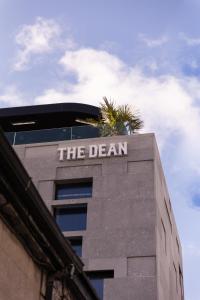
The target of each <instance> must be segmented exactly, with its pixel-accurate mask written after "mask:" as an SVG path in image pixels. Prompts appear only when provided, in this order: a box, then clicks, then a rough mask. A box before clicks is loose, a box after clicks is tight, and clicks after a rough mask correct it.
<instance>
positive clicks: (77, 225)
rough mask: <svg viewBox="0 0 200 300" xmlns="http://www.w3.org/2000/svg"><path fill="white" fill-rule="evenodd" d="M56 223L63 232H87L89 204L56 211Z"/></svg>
mask: <svg viewBox="0 0 200 300" xmlns="http://www.w3.org/2000/svg"><path fill="white" fill-rule="evenodd" d="M54 216H55V219H56V222H57V224H58V226H59V227H60V229H61V230H62V231H75V230H85V229H86V221H87V204H78V205H68V206H65V207H56V208H55V209H54Z"/></svg>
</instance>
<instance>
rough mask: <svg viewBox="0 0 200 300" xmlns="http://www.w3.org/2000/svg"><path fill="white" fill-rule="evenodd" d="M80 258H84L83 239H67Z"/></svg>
mask: <svg viewBox="0 0 200 300" xmlns="http://www.w3.org/2000/svg"><path fill="white" fill-rule="evenodd" d="M67 239H68V241H69V242H70V244H71V246H72V248H73V250H74V251H75V252H76V254H77V255H78V256H82V237H71V238H67Z"/></svg>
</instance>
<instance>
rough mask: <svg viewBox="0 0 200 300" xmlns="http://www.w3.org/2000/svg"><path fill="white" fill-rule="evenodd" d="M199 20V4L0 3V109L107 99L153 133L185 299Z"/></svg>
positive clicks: (195, 221)
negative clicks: (178, 245)
mask: <svg viewBox="0 0 200 300" xmlns="http://www.w3.org/2000/svg"><path fill="white" fill-rule="evenodd" d="M199 19H200V1H199V0H173V1H172V0H168V1H165V0H140V1H139V0H138V1H135V0H130V1H129V0H123V1H121V0H117V1H116V0H107V1H104V0H102V1H97V0H84V1H81V0H73V1H71V0H59V1H54V0H51V1H50V0H48V1H47V0H43V1H38V0H35V1H27V0H15V1H11V0H0V39H1V41H0V45H1V46H0V57H1V60H0V107H6V106H18V105H29V104H40V103H50V102H62V101H70V102H73V101H74V102H76V101H78V102H83V103H91V104H95V105H96V104H98V103H99V101H100V100H101V99H102V97H103V96H107V97H108V98H112V99H115V101H116V102H117V103H119V104H120V103H129V104H130V105H133V106H135V107H136V108H137V109H139V110H140V113H141V116H142V118H143V120H144V123H145V128H144V130H143V131H144V132H149V131H151V132H155V133H156V137H157V142H158V145H159V149H160V153H161V157H162V162H163V166H164V171H165V174H166V178H167V182H168V187H169V192H170V195H171V202H172V205H173V208H174V212H175V216H176V221H177V226H178V229H179V233H180V237H181V241H182V248H183V257H184V277H185V294H186V300H197V299H198V297H199V293H200V287H199V278H200V268H199V266H200V235H199V228H200V185H199V182H200V139H199V132H200V89H199V86H200V26H199Z"/></svg>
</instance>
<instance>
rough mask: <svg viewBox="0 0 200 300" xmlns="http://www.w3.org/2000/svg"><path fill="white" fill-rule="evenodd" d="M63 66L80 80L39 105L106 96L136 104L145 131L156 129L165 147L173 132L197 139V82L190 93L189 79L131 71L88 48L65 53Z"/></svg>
mask: <svg viewBox="0 0 200 300" xmlns="http://www.w3.org/2000/svg"><path fill="white" fill-rule="evenodd" d="M60 64H61V65H62V66H63V67H64V69H65V71H66V73H71V72H73V73H74V74H75V76H76V80H77V81H76V82H75V83H74V84H71V85H68V86H67V87H66V89H56V88H54V89H49V90H46V91H45V92H44V94H43V95H41V96H39V97H37V99H36V102H37V103H43V102H45V103H47V102H49V101H53V102H60V101H73V100H74V99H75V100H76V99H77V100H78V101H81V100H82V101H87V102H90V103H93V104H98V103H99V101H100V100H101V99H102V97H103V96H104V95H106V96H107V97H112V98H114V99H115V100H116V101H117V102H118V103H125V102H129V103H130V104H134V105H136V106H137V107H138V108H139V109H140V111H141V114H142V116H143V118H144V120H145V124H146V127H145V128H146V130H156V132H157V135H158V136H159V140H160V144H162V145H163V144H164V143H165V141H166V140H167V138H170V136H171V135H172V134H174V132H177V133H178V134H182V135H183V136H185V137H186V136H187V137H188V136H190V139H191V138H192V137H191V134H192V136H195V137H196V132H197V130H199V129H200V119H199V116H200V115H199V110H198V109H197V107H195V106H193V98H192V97H191V95H190V93H191V90H193V89H194V90H195V89H196V87H197V86H194V83H193V84H192V83H191V85H190V93H189V91H188V89H187V88H186V87H187V86H189V81H188V80H186V81H181V80H179V79H177V78H175V77H173V76H162V77H158V78H156V77H147V76H145V75H144V74H143V73H142V71H141V70H140V69H139V68H130V67H129V66H127V65H126V64H125V63H124V62H123V61H121V60H120V59H119V58H117V57H116V56H113V55H111V54H109V53H107V52H105V51H97V50H94V49H89V48H88V49H80V50H76V51H66V53H65V55H64V56H63V57H62V58H61V60H60ZM191 81H192V79H191ZM196 84H197V82H196ZM188 88H189V87H188ZM50 99H51V100H50ZM188 119H190V122H187V120H188ZM186 124H187V126H186ZM195 137H194V138H195Z"/></svg>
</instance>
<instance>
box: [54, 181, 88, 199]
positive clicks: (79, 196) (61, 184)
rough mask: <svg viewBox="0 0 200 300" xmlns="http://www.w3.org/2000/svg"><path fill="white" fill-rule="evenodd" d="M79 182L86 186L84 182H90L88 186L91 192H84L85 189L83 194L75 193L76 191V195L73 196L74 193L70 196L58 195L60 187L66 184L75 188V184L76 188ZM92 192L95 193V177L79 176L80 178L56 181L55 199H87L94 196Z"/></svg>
mask: <svg viewBox="0 0 200 300" xmlns="http://www.w3.org/2000/svg"><path fill="white" fill-rule="evenodd" d="M78 184H80V185H82V187H83V188H84V184H85V185H87V184H88V188H89V190H90V191H89V193H88V195H86V194H84V191H83V193H82V194H81V193H80V194H79V195H78V194H75V193H74V196H73V193H72V194H71V195H70V194H69V196H68V197H63V198H62V197H60V198H59V196H58V189H59V187H61V188H62V187H63V188H64V186H69V189H70V186H71V188H72V189H73V185H74V188H75V186H76V185H77V188H78ZM92 194H93V178H91V177H89V178H78V179H69V180H65V181H57V182H55V184H54V200H55V201H65V200H75V199H86V198H92Z"/></svg>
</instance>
